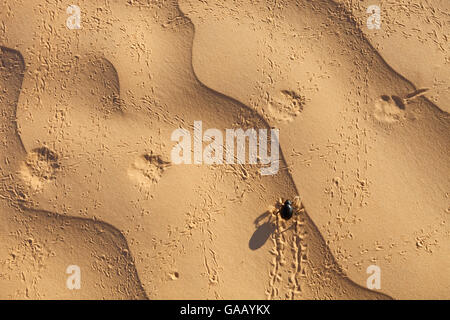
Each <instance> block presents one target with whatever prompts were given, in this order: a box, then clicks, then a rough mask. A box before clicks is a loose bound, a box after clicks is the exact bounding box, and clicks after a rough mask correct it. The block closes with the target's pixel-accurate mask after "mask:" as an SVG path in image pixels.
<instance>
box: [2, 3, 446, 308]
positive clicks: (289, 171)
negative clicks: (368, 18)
mask: <svg viewBox="0 0 450 320" xmlns="http://www.w3.org/2000/svg"><path fill="white" fill-rule="evenodd" d="M69 4H70V3H66V2H64V1H62V2H61V1H55V2H46V3H45V4H44V3H41V2H40V1H14V4H12V2H11V1H3V2H2V3H0V18H1V24H0V46H2V47H1V48H2V51H1V53H0V54H1V56H0V61H1V65H0V67H1V69H0V76H1V78H0V84H1V86H0V90H1V91H0V92H1V96H0V99H1V100H0V106H1V110H2V118H1V125H2V130H1V133H2V144H1V145H0V147H1V148H2V150H1V153H0V158H1V159H0V160H1V161H0V168H1V174H2V184H1V186H2V189H1V190H0V196H1V199H0V200H1V201H0V208H1V210H0V212H1V215H0V219H2V221H3V222H2V223H1V224H0V225H1V229H0V231H1V232H0V238H1V239H2V241H3V242H4V243H5V244H6V245H4V246H3V247H2V249H0V297H2V298H20V299H26V298H40V299H46V298H63V299H66V298H69V299H70V298H75V299H80V298H89V299H98V298H103V299H108V298H124V299H135V298H150V299H183V298H184V299H386V298H391V297H392V298H448V292H449V291H448V289H449V286H450V278H449V277H450V273H449V272H446V270H447V271H448V270H449V269H450V265H449V260H448V252H450V250H449V249H450V247H449V243H450V242H449V241H448V240H449V237H450V232H449V228H448V217H449V196H448V195H449V190H450V188H449V187H450V181H449V179H448V172H449V169H450V168H449V164H448V163H449V162H448V161H447V160H448V156H449V144H450V141H449V136H448V132H449V130H448V129H449V118H448V114H447V111H448V110H447V109H446V107H448V103H447V102H446V101H448V100H446V99H447V98H446V97H445V93H442V92H446V91H445V90H446V89H445V86H447V87H448V77H446V73H445V72H442V73H441V74H439V77H438V80H437V82H436V83H438V84H431V83H430V82H429V81H428V80H429V79H431V78H432V77H433V75H430V74H427V76H424V78H423V82H421V83H420V86H415V85H413V83H414V81H415V79H409V80H407V78H405V77H404V76H407V75H403V76H402V75H400V73H402V70H400V68H401V65H399V67H398V69H397V68H394V67H393V66H391V65H390V64H389V62H388V58H385V57H384V56H383V50H382V49H376V47H377V46H376V44H374V43H375V41H377V40H376V39H377V38H376V37H375V36H374V38H373V39H372V38H371V37H370V36H366V35H365V32H363V31H361V30H362V29H363V27H362V26H361V23H360V22H359V23H358V21H357V19H358V18H355V17H357V14H356V13H355V12H353V10H355V11H356V8H357V5H363V4H355V3H353V2H347V3H345V4H342V5H338V4H336V3H335V2H332V1H276V2H275V1H274V2H271V1H269V2H266V1H253V2H251V4H250V2H249V3H247V2H242V3H239V4H236V3H235V2H231V1H210V2H208V3H206V2H198V1H191V0H182V1H180V4H179V5H180V7H178V4H177V2H176V1H158V2H155V1H144V0H140V1H128V2H127V1H106V2H104V3H103V2H102V3H101V4H96V3H95V2H93V1H80V2H79V3H78V6H79V7H80V8H82V28H81V29H79V30H69V29H67V27H66V25H65V21H66V19H67V14H66V11H65V8H66V7H67V6H68V5H69ZM439 8H441V11H439V12H445V5H443V6H442V7H439ZM443 10H444V11H443ZM444 16H445V15H444ZM24 17H26V19H27V23H26V24H24V23H23V19H24ZM446 17H447V18H448V16H446ZM444 22H445V21H444ZM444 22H442V23H443V26H442V30H441V31H442V33H443V34H444V35H448V30H449V25H448V24H444ZM391 28H394V29H395V25H393V26H391ZM377 32H378V33H381V32H382V31H377ZM437 37H440V38H439V39H441V40H442V38H443V36H441V34H439V36H437ZM444 38H445V37H444ZM379 41H381V40H379ZM445 44H447V46H448V42H444V54H443V57H444V60H443V61H444V62H442V61H440V60H439V61H440V62H439V61H438V62H437V63H443V67H444V65H445V63H446V62H445V61H447V60H446V59H445V58H446V57H448V50H447V51H445ZM379 46H381V44H380V45H379ZM386 46H387V45H386ZM378 50H379V51H380V52H379V51H378ZM422 50H426V49H422ZM380 53H381V54H382V55H380ZM386 54H388V53H386ZM411 68H413V67H411ZM425 69H426V68H425ZM426 71H427V72H431V71H429V70H428V69H426ZM418 72H419V71H418ZM427 77H428V78H427ZM410 80H411V81H412V82H411V81H410ZM446 81H447V82H446ZM442 83H443V84H442ZM422 87H427V88H430V89H429V91H428V90H427V91H423V92H422V91H417V89H421V88H422ZM438 103H439V104H441V103H442V104H443V105H442V106H441V105H439V104H438ZM402 104H403V105H402ZM446 104H447V105H446ZM195 120H202V121H203V126H204V128H217V129H219V130H223V131H224V130H225V129H227V128H243V129H247V128H266V129H268V128H270V127H277V128H280V143H281V150H282V159H281V161H280V171H279V173H278V174H277V175H274V176H261V175H260V173H259V170H258V168H257V167H256V166H252V165H246V164H243V165H210V166H208V165H173V164H172V163H171V159H170V152H171V150H172V147H173V145H174V143H173V142H172V141H170V136H171V133H172V132H173V131H174V130H175V129H177V128H180V127H183V128H186V129H189V130H192V125H193V123H194V121H195ZM296 196H299V198H298V199H297V200H296V210H298V212H299V215H298V216H296V217H295V218H294V219H292V220H289V221H287V222H285V221H282V220H281V219H280V218H279V216H276V215H274V214H272V212H274V211H276V208H277V206H278V207H279V199H288V198H289V199H294V197H296ZM70 264H75V265H79V266H80V267H81V270H82V275H83V276H82V277H83V278H82V279H83V280H82V289H81V290H68V289H67V288H66V287H65V279H66V278H67V275H66V274H65V269H66V267H67V265H70ZM370 264H377V265H379V266H380V267H381V268H382V270H383V273H382V290H379V291H371V290H368V289H366V288H365V280H366V279H367V276H368V275H367V274H366V272H365V269H366V268H367V266H368V265H370ZM399 279H400V280H399ZM1 283H3V284H1Z"/></svg>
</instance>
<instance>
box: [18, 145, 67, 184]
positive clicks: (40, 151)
mask: <svg viewBox="0 0 450 320" xmlns="http://www.w3.org/2000/svg"><path fill="white" fill-rule="evenodd" d="M59 168H60V164H59V162H58V155H57V154H56V153H54V152H53V151H51V150H49V149H48V148H46V147H41V148H37V149H34V150H33V151H31V152H30V153H28V155H27V158H26V160H25V162H23V163H22V166H21V169H20V174H21V176H22V179H23V180H24V181H25V182H26V183H27V184H28V185H29V186H30V187H31V188H32V189H33V190H36V191H38V190H41V189H42V188H43V186H44V184H45V183H46V182H48V181H50V180H54V179H55V178H56V173H57V171H58V169H59Z"/></svg>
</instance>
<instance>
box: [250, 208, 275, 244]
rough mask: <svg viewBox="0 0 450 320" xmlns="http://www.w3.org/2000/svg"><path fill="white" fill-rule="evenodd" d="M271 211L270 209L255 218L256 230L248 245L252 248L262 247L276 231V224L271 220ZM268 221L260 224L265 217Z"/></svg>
mask: <svg viewBox="0 0 450 320" xmlns="http://www.w3.org/2000/svg"><path fill="white" fill-rule="evenodd" d="M270 215H271V213H270V212H269V211H266V212H264V213H263V214H261V215H260V216H259V217H258V218H256V220H255V225H256V230H255V232H254V233H253V235H252V237H251V238H250V240H249V242H248V246H249V247H250V249H252V250H257V249H259V248H261V247H262V246H263V245H264V244H265V243H266V241H267V239H269V237H270V235H271V234H272V232H274V231H275V229H276V226H275V225H274V224H273V223H272V222H271V221H270V220H271V219H270ZM266 218H267V221H266V222H264V223H263V224H260V223H261V222H262V221H263V220H264V219H266Z"/></svg>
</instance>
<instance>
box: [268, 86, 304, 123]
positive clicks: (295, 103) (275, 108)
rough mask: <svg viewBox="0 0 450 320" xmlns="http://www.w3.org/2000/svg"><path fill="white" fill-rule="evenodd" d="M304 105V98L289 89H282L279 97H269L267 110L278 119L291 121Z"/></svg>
mask: <svg viewBox="0 0 450 320" xmlns="http://www.w3.org/2000/svg"><path fill="white" fill-rule="evenodd" d="M304 105H305V98H304V97H302V96H301V95H299V94H298V93H296V92H295V91H291V90H282V91H281V98H279V99H271V101H269V105H268V110H269V113H270V115H271V116H272V117H273V118H275V119H276V120H279V121H288V122H290V121H293V120H294V118H295V117H296V116H298V115H299V114H300V113H301V112H302V111H303V107H304Z"/></svg>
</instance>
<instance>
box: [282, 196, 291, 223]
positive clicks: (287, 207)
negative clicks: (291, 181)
mask: <svg viewBox="0 0 450 320" xmlns="http://www.w3.org/2000/svg"><path fill="white" fill-rule="evenodd" d="M293 213H294V208H292V202H291V201H290V200H286V201H285V202H284V204H283V206H282V207H281V209H280V215H281V217H282V218H283V219H284V220H289V219H290V218H292V215H293Z"/></svg>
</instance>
